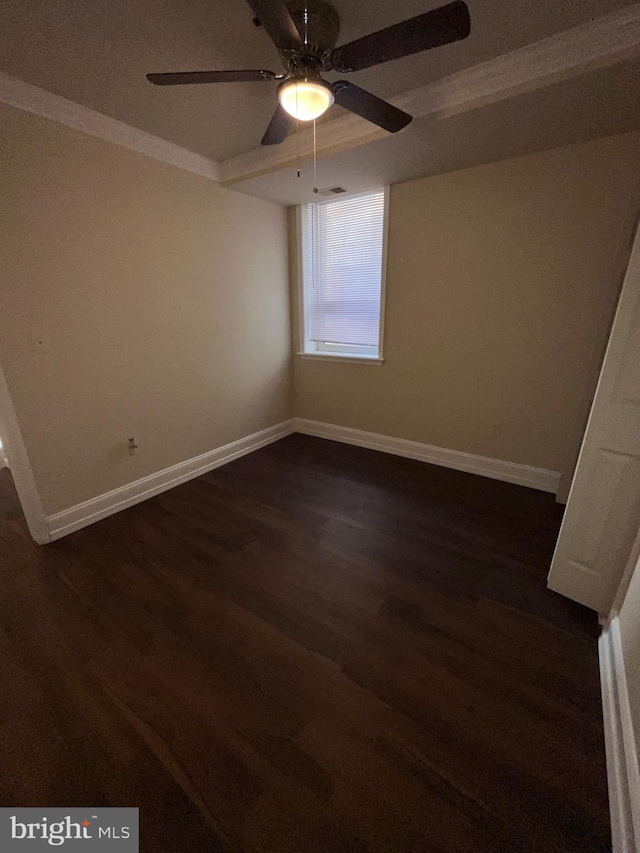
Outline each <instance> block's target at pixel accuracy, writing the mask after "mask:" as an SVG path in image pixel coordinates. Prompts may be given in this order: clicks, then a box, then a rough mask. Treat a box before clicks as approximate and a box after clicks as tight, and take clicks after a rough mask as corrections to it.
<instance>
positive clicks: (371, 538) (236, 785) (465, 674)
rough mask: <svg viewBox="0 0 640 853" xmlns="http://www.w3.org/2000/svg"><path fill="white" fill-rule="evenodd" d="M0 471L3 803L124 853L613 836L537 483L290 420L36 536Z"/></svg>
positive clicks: (459, 848)
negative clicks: (127, 503) (551, 570)
mask: <svg viewBox="0 0 640 853" xmlns="http://www.w3.org/2000/svg"><path fill="white" fill-rule="evenodd" d="M12 488H13V487H12V484H11V481H10V477H9V475H8V472H7V471H2V472H0V559H1V561H2V567H1V571H2V591H1V594H0V626H1V631H0V692H1V696H2V705H1V710H0V775H1V781H0V799H1V801H2V803H1V804H2V805H11V806H45V805H61V806H78V805H129V806H139V807H140V824H141V850H143V851H153V853H158V851H172V852H173V851H185V853H186V852H187V851H189V853H199V851H222V850H225V851H226V850H234V851H240V850H242V851H247V853H320V851H324V852H325V853H329V852H330V853H342V851H345V852H346V851H349V852H350V853H366V851H370V853H378V852H380V853H382V851H384V853H404V851H407V853H409V851H410V853H431V851H434V852H435V851H438V853H439V852H440V851H442V852H443V853H448V851H455V853H463V852H464V853H471V851H474V853H475V851H478V853H493V851H500V853H519V851H535V853H552V851H553V853H561V851H580V853H591V852H592V851H594V853H595V851H609V850H610V849H611V847H610V841H609V823H608V808H607V789H606V770H605V758H604V746H603V733H602V718H601V706H600V689H599V680H598V656H597V644H596V638H597V633H598V631H597V622H596V617H595V614H593V613H592V612H590V611H588V610H586V609H584V608H581V607H580V606H578V605H576V604H573V603H572V602H570V601H568V600H567V599H564V598H562V597H561V596H558V595H556V594H555V593H552V592H550V591H548V590H547V589H546V587H545V576H546V572H547V568H548V565H549V561H550V558H551V554H552V551H553V545H554V540H555V537H556V535H557V531H558V527H559V523H560V518H561V508H560V507H559V506H558V505H557V504H556V503H555V501H554V498H553V497H552V496H551V495H548V494H543V493H541V492H536V491H533V490H530V489H525V488H521V487H519V486H512V485H509V484H506V483H500V482H496V481H492V480H488V479H484V478H480V477H474V476H473V475H470V474H464V473H461V472H456V471H449V470H445V469H442V468H437V467H434V466H429V465H424V464H421V463H419V462H414V461H411V460H406V459H400V458H397V457H392V456H387V455H384V454H379V453H375V452H373V451H367V450H362V449H358V448H354V447H348V446H345V445H340V444H335V443H332V442H328V441H322V440H319V439H313V438H308V437H304V436H300V435H294V436H290V437H289V438H286V439H284V440H282V441H280V442H278V443H277V444H274V445H271V446H270V447H267V448H264V449H263V450H260V451H258V452H256V453H254V454H252V455H250V456H247V457H244V458H242V459H239V460H237V461H235V462H233V463H231V464H229V465H227V466H225V467H223V468H219V469H218V470H216V471H212V472H211V473H209V474H207V475H205V476H203V477H201V478H199V479H197V480H193V481H191V482H189V483H187V484H185V485H182V486H179V487H178V488H176V489H173V490H172V491H169V492H166V493H164V494H163V495H160V496H158V497H156V498H153V499H151V500H149V501H147V502H145V503H142V504H139V505H137V506H135V507H132V508H131V509H128V510H126V511H125V512H122V513H120V514H118V515H115V516H112V517H111V518H108V519H105V520H104V521H102V522H100V523H98V524H95V525H93V526H92V527H88V528H85V529H84V530H81V531H79V532H77V533H74V534H72V535H71V536H69V537H67V538H65V539H62V540H60V541H58V542H56V543H53V544H51V545H48V546H45V547H38V546H37V545H35V544H34V543H32V542H31V540H30V539H29V537H28V534H27V532H26V528H25V526H24V521H23V519H22V516H21V513H20V510H19V506H18V504H17V501H16V499H15V495H14V494H13V491H12Z"/></svg>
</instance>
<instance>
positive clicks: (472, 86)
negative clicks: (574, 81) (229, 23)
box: [220, 3, 640, 185]
mask: <svg viewBox="0 0 640 853" xmlns="http://www.w3.org/2000/svg"><path fill="white" fill-rule="evenodd" d="M638 55H640V3H634V4H632V5H630V6H626V7H625V8H623V9H620V10H618V11H616V12H613V13H611V14H609V15H604V16H602V17H600V18H596V19H595V20H594V21H590V22H589V23H587V24H582V25H580V26H578V27H574V28H573V29H570V30H565V31H564V32H561V33H558V34H556V35H553V36H550V37H549V38H546V39H543V40H542V41H538V42H534V43H533V44H530V45H526V46H525V47H522V48H519V49H518V50H514V51H511V52H510V53H504V54H501V55H500V56H496V57H495V58H493V59H489V60H487V61H486V62H481V63H480V64H478V65H474V66H472V67H471V68H465V69H464V70H463V71H458V72H456V73H455V74H452V75H450V76H449V77H445V78H443V79H442V80H438V81H436V82H434V83H429V84H427V85H425V86H421V87H419V88H416V89H413V90H411V91H409V92H406V93H405V94H403V95H398V96H397V97H395V98H390V99H389V100H390V101H391V103H392V104H395V106H397V107H399V108H400V109H402V110H405V112H408V113H411V114H412V115H413V116H414V117H415V118H420V117H423V116H439V117H446V116H450V115H454V114H456V113H463V112H467V111H470V110H475V109H478V108H479V107H483V106H486V105H488V104H492V103H496V102H498V101H502V100H506V99H508V98H513V97H516V96H518V95H523V94H526V93H528V92H533V91H535V90H536V89H542V88H545V87H547V86H551V85H553V84H554V83H559V82H561V81H563V80H568V79H571V78H573V77H578V76H580V75H581V74H585V73H587V72H589V71H593V70H596V69H598V68H605V67H607V66H610V65H615V64H617V63H619V62H623V61H624V60H626V59H630V58H633V57H635V56H638ZM410 130H411V125H409V128H407V130H405V131H404V132H405V133H407V132H410ZM388 135H389V134H387V133H386V132H385V131H383V130H380V129H379V128H376V127H375V126H374V125H372V124H370V123H369V122H367V121H364V120H363V119H361V118H358V117H357V116H354V115H347V116H343V117H341V118H339V119H335V120H333V121H328V122H322V123H321V124H319V125H318V126H317V150H318V154H319V155H320V156H324V157H327V156H330V155H332V154H336V153H338V152H340V151H342V150H346V149H349V148H354V147H357V146H359V145H364V144H365V143H367V142H372V141H373V140H375V139H382V138H384V137H386V136H388ZM298 146H299V147H298ZM312 146H313V132H312V131H311V130H307V131H304V132H302V133H300V134H299V140H296V139H295V137H290V138H289V139H287V140H285V142H283V143H282V144H281V145H278V146H275V147H268V148H266V147H262V148H256V149H254V150H253V151H249V152H247V153H246V154H241V155H239V156H238V157H233V158H231V159H229V160H225V161H224V162H223V163H221V164H220V178H221V181H222V183H223V184H225V185H231V184H237V183H239V182H241V181H246V180H249V179H250V178H256V177H259V176H260V175H264V174H268V173H270V172H275V171H278V170H280V169H283V168H287V167H290V166H293V165H295V164H296V163H297V162H299V160H303V161H306V160H309V159H310V158H311V156H312V152H313V147H312ZM298 152H299V153H298Z"/></svg>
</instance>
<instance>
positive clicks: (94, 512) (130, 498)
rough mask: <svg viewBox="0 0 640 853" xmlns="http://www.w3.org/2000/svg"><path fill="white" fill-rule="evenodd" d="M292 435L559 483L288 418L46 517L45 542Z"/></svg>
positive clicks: (539, 473) (532, 471) (532, 472)
mask: <svg viewBox="0 0 640 853" xmlns="http://www.w3.org/2000/svg"><path fill="white" fill-rule="evenodd" d="M292 432H301V433H304V434H305V435H314V436H318V437H319V438H329V439H332V440H333V441H341V442H344V443H346V444H355V445H357V446H359V447H368V448H371V449H373V450H380V451H382V452H384V453H392V454H394V455H396V456H406V457H408V458H409V459H418V460H420V461H422V462H431V463H433V464H435V465H442V466H444V467H445V468H456V469H458V470H460V471H468V472H470V473H472V474H480V475H482V476H484V477H492V478H493V479H496V480H505V481H506V482H508V483H517V484H519V485H522V486H530V487H531V488H534V489H542V490H543V491H547V492H554V491H555V490H556V489H557V487H558V483H559V481H560V475H559V474H558V473H556V472H555V471H546V470H544V469H542V468H532V467H530V466H529V465H519V464H517V463H515V462H504V461H503V460H501V459H490V458H488V457H485V456H474V455H473V454H471V453H462V452H461V451H459V450H447V449H445V448H442V447H433V446H431V445H429V444H421V443H420V442H417V441H406V440H405V439H402V438H390V437H388V436H384V435H378V434H377V433H372V432H364V431H363V430H357V429H350V428H348V427H341V426H335V425H334V424H323V423H319V422H318V421H309V420H306V419H304V418H292V419H291V420H288V421H284V422H283V423H280V424H276V426H273V427H269V429H265V430H262V431H261V432H257V433H255V434H254V435H249V436H247V437H246V438H241V439H240V440H238V441H234V442H231V444H226V445H225V446H224V447H218V448H217V449H216V450H211V451H209V452H208V453H203V454H202V455H201V456H196V457H195V458H193V459H187V460H186V461H185V462H179V463H178V464H177V465H172V466H171V467H170V468H165V469H164V470H162V471H158V472H156V473H155V474H150V475H149V476H148V477H143V478H142V479H140V480H136V481H135V482H133V483H128V484H127V485H126V486H121V487H120V488H119V489H114V490H113V491H111V492H106V493H105V494H103V495H98V497H95V498H91V500H88V501H84V502H83V503H80V504H76V506H72V507H70V508H69V509H65V510H63V511H62V512H57V513H55V514H54V515H50V516H48V517H47V519H46V522H47V527H48V535H47V537H46V540H45V541H50V540H54V539H60V538H61V537H62V536H66V535H67V534H69V533H73V532H74V531H75V530H80V528H82V527H86V526H87V525H89V524H93V523H94V522H96V521H100V519H102V518H106V517H107V516H108V515H113V514H114V513H116V512H120V510H123V509H126V508H127V507H130V506H133V505H134V504H137V503H140V502H141V501H144V500H146V499H147V498H151V497H153V496H154V495H157V494H159V493H160V492H164V491H166V490H167V489H171V488H173V487H174V486H178V485H180V483H184V482H186V481H187V480H191V479H193V478H194V477H199V476H200V475H201V474H205V473H206V472H207V471H211V470H212V469H213V468H218V467H219V466H221V465H225V464H226V463H227V462H231V461H233V460H234V459H237V458H238V457H239V456H244V455H246V454H247V453H252V452H253V451H254V450H258V449H259V448H260V447H264V446H265V445H267V444H271V443H272V442H274V441H278V440H279V439H280V438H284V437H285V436H286V435H290V434H291V433H292Z"/></svg>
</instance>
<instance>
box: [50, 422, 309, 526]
mask: <svg viewBox="0 0 640 853" xmlns="http://www.w3.org/2000/svg"><path fill="white" fill-rule="evenodd" d="M294 431H295V430H294V424H293V419H291V420H288V421H284V422H283V423H280V424H276V425H275V426H272V427H269V428H268V429H263V430H262V431H261V432H256V433H254V434H253V435H248V436H246V438H241V439H239V440H238V441H232V442H231V443H230V444H225V445H224V446H223V447H218V448H217V449H216V450H210V451H209V452H208V453H203V454H202V455H201V456H195V457H194V458H193V459H187V460H186V461H185V462H179V463H178V464H177V465H172V466H171V467H170V468H165V469H164V470H163V471H157V472H156V473H155V474H150V475H149V476H148V477H143V478H142V479H140V480H136V481H135V482H133V483H128V484H127V485H126V486H121V487H120V488H119V489H114V490H113V491H111V492H106V493H105V494H103V495H98V497H96V498H91V500H88V501H84V502H83V503H80V504H76V506H72V507H70V508H69V509H65V510H63V511H62V512H57V513H55V514H54V515H50V516H48V517H47V523H48V525H49V535H50V537H51V539H52V540H53V539H60V538H61V537H62V536H66V535H67V534H69V533H73V532H74V530H80V528H81V527H86V526H87V525H89V524H93V523H94V522H95V521H100V519H101V518H106V516H108V515H113V514H114V513H116V512H120V510H122V509H126V508H127V507H130V506H133V504H137V503H140V502H141V501H144V500H146V499H147V498H151V497H153V496H154V495H157V494H160V492H165V491H166V490H167V489H172V488H173V487H174V486H179V485H180V483H185V482H186V481H187V480H192V479H193V478H194V477H199V476H200V475H201V474H206V472H207V471H211V470H213V469H214V468H219V467H220V466H221V465H226V463H227V462H232V461H233V460H234V459H237V458H238V457H239V456H246V454H247V453H252V452H253V451H254V450H258V449H259V448H260V447H264V446H265V445H267V444H271V443H272V442H274V441H278V440H279V439H281V438H284V437H285V436H286V435H290V434H291V433H292V432H294Z"/></svg>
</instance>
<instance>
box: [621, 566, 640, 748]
mask: <svg viewBox="0 0 640 853" xmlns="http://www.w3.org/2000/svg"><path fill="white" fill-rule="evenodd" d="M619 620H620V636H621V641H622V654H623V658H624V668H625V674H626V676H627V688H628V690H629V706H630V708H631V716H632V723H633V729H634V734H635V739H636V744H638V745H640V561H638V564H637V566H636V569H635V571H634V573H633V575H632V577H631V583H630V584H629V588H628V590H627V593H626V595H625V598H624V602H623V604H622V607H621V608H620V613H619Z"/></svg>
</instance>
